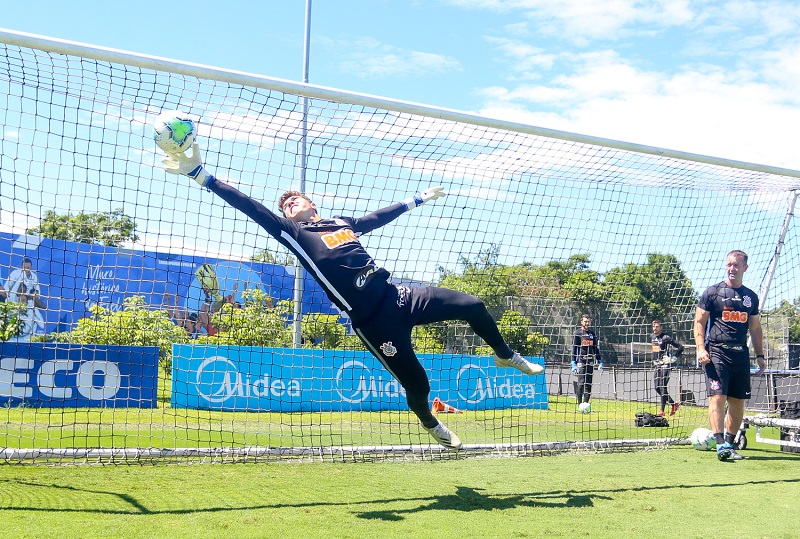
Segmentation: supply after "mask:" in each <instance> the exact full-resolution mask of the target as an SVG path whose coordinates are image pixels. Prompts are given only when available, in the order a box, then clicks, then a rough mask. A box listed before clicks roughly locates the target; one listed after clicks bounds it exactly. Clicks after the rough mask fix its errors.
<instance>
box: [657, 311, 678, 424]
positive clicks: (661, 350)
mask: <svg viewBox="0 0 800 539" xmlns="http://www.w3.org/2000/svg"><path fill="white" fill-rule="evenodd" d="M650 341H651V342H652V344H653V383H654V384H655V386H656V393H658V395H659V396H660V397H661V402H660V409H659V412H658V415H664V409H665V408H666V407H667V404H669V405H670V406H671V407H672V408H671V409H670V412H669V415H675V412H677V411H678V408H680V406H681V404H680V403H679V402H675V401H674V400H673V399H672V397H670V395H669V388H668V387H667V386H668V385H669V377H670V374H671V371H672V363H673V362H674V361H675V359H677V358H679V357H681V354H683V345H682V344H681V343H679V342H678V341H676V340H675V339H673V338H672V336H671V335H668V334H666V333H664V332H663V331H662V329H661V322H660V321H658V320H653V334H652V335H651V336H650ZM673 349H674V350H675V353H674V355H673V353H672V350H673Z"/></svg>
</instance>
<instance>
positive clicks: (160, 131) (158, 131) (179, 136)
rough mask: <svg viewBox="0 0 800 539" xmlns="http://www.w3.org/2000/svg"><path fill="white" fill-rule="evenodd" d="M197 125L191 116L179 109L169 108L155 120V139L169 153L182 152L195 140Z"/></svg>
mask: <svg viewBox="0 0 800 539" xmlns="http://www.w3.org/2000/svg"><path fill="white" fill-rule="evenodd" d="M194 136H195V125H194V122H193V121H192V119H191V118H189V116H188V115H187V114H186V113H185V112H181V111H179V110H168V111H164V112H162V113H161V114H159V115H158V118H156V120H155V122H153V140H155V141H156V145H157V146H158V147H159V148H161V149H162V150H164V151H165V152H167V153H181V152H185V151H186V150H188V149H189V148H190V147H191V146H192V143H193V142H194Z"/></svg>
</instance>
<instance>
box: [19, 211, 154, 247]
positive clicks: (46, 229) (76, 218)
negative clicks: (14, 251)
mask: <svg viewBox="0 0 800 539" xmlns="http://www.w3.org/2000/svg"><path fill="white" fill-rule="evenodd" d="M25 233H26V234H31V235H39V236H44V237H45V238H53V239H55V240H64V241H76V242H79V243H95V244H98V245H105V246H107V247H118V246H119V245H120V244H122V243H124V242H135V241H137V240H138V239H139V236H137V235H136V224H135V223H134V221H133V218H132V217H130V216H128V215H125V214H124V213H123V211H122V209H121V208H120V209H116V210H114V211H110V212H100V213H84V212H80V213H78V214H77V215H73V214H72V213H66V214H57V213H56V212H55V211H53V210H48V211H47V212H45V214H44V218H43V219H42V221H41V222H40V223H39V226H36V227H34V228H29V229H27V230H26V231H25Z"/></svg>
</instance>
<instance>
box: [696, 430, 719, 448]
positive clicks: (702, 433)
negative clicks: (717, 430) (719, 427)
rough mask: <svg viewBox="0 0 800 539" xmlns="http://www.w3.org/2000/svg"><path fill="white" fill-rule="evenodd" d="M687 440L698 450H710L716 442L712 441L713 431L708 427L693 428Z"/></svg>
mask: <svg viewBox="0 0 800 539" xmlns="http://www.w3.org/2000/svg"><path fill="white" fill-rule="evenodd" d="M689 440H690V441H691V442H692V446H693V447H694V448H695V449H697V450H700V451H710V450H712V449H715V448H716V447H717V443H716V442H715V441H714V433H713V432H711V431H710V430H709V429H705V428H699V429H694V431H692V435H691V436H689Z"/></svg>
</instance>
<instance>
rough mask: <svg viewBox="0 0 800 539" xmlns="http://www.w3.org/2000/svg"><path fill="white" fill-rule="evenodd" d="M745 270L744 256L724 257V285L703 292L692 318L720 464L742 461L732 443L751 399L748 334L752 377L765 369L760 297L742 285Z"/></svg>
mask: <svg viewBox="0 0 800 539" xmlns="http://www.w3.org/2000/svg"><path fill="white" fill-rule="evenodd" d="M747 268H748V265H747V255H746V254H745V253H744V252H743V251H738V250H736V251H731V252H730V253H728V256H727V257H726V259H725V269H726V277H725V280H724V281H722V282H720V283H717V284H715V285H713V286H710V287H708V289H707V290H706V291H705V292H703V295H702V296H700V301H698V303H697V309H696V311H695V316H694V342H695V344H696V345H697V362H698V363H699V364H700V365H702V366H703V368H704V369H705V373H706V390H707V392H708V422H709V423H710V424H711V431H712V432H713V433H714V441H715V442H716V443H717V458H719V460H742V459H743V458H744V457H743V456H742V455H741V454H739V453H737V452H736V449H735V448H734V445H733V442H734V440H735V438H736V433H737V432H738V431H739V428H740V427H741V424H742V420H743V419H744V407H745V401H746V400H747V399H749V398H750V350H749V348H748V346H747V335H748V333H749V334H750V339H751V340H752V343H753V348H754V349H755V352H756V363H758V371H757V373H756V374H762V373H763V372H764V369H765V368H766V365H767V364H766V361H765V360H764V335H763V330H762V328H761V315H760V314H759V310H758V308H759V304H758V296H757V295H756V293H755V292H753V291H752V290H750V289H749V288H747V287H746V286H744V285H743V284H742V281H743V279H744V272H745V271H747ZM726 407H727V413H726ZM723 429H724V432H723Z"/></svg>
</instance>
